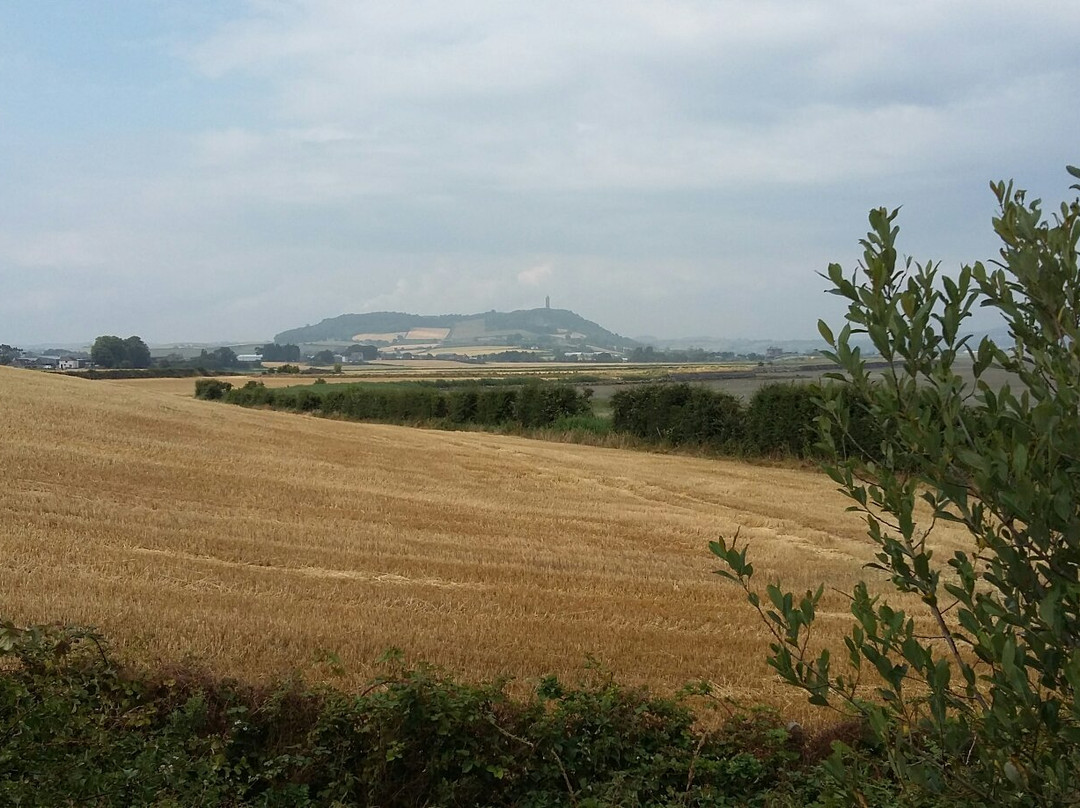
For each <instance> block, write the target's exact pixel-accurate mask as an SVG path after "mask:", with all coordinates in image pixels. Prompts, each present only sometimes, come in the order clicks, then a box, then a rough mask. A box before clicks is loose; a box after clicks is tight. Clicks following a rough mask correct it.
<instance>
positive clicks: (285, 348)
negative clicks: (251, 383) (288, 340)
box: [257, 342, 333, 362]
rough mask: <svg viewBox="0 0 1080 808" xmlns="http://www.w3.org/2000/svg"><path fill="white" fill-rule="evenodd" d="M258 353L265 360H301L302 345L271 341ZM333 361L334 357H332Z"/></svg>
mask: <svg viewBox="0 0 1080 808" xmlns="http://www.w3.org/2000/svg"><path fill="white" fill-rule="evenodd" d="M257 353H258V354H259V355H260V356H261V357H262V361H264V362H299V361H300V346H299V345H292V344H288V345H278V344H277V343H276V342H271V343H269V344H267V345H263V346H262V347H261V348H259V349H258V351H257ZM330 361H331V362H332V361H333V359H332V358H331V360H330Z"/></svg>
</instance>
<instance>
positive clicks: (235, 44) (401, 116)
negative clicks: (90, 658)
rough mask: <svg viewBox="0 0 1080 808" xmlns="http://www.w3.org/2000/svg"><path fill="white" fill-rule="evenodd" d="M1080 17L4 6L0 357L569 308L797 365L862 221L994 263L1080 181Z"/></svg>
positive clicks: (444, 3)
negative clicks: (352, 318)
mask: <svg viewBox="0 0 1080 808" xmlns="http://www.w3.org/2000/svg"><path fill="white" fill-rule="evenodd" d="M1078 41H1080V3H1076V2H1072V1H1071V0H1061V2H1025V3H1017V2H994V0H979V2H974V1H971V0H951V1H950V2H940V0H932V1H931V0H926V1H925V2H920V1H916V2H902V1H898V2H893V3H867V2H865V0H860V1H859V2H848V1H847V0H832V1H830V2H824V1H818V2H815V1H814V0H806V1H805V2H804V1H802V0H800V1H799V2H794V1H791V2H772V1H770V0H737V1H734V2H727V1H726V0H701V1H700V2H699V1H697V0H671V2H663V1H662V0H650V1H649V2H636V0H618V1H617V2H616V1H614V0H590V2H587V3H582V2H563V1H562V0H549V1H548V2H543V3H538V2H535V0H530V2H514V1H513V0H456V1H452V0H438V1H437V2H436V1H434V0H432V1H431V2H428V1H426V0H425V1H422V2H410V0H397V2H365V1H364V0H247V1H246V2H241V1H240V0H209V1H207V0H184V2H180V1H179V0H176V1H175V2H167V1H166V0H111V1H110V2H94V3H89V2H85V0H72V1H71V2H62V1H61V0H0V342H6V343H9V344H15V345H35V344H36V345H41V344H46V343H57V344H60V343H70V342H78V341H91V340H93V338H94V337H95V336H96V335H98V334H119V335H121V336H127V335H130V334H138V335H140V336H142V337H143V338H144V339H146V340H147V342H149V343H151V344H154V343H170V342H178V341H198V342H210V341H223V342H224V341H234V342H244V341H261V340H264V339H268V338H270V337H272V336H273V335H274V334H275V333H277V332H279V331H283V330H285V329H288V328H293V327H297V326H302V325H305V324H309V323H315V322H318V321H319V320H322V319H323V318H326V317H333V316H336V315H339V314H344V313H350V312H365V311H381V310H390V311H407V312H413V313H419V314H441V313H461V314H466V313H474V312H481V311H487V310H490V309H498V310H512V309H517V308H534V307H539V306H542V305H544V299H545V297H546V296H549V295H550V297H551V304H552V306H553V307H556V308H567V309H572V310H574V311H576V312H578V313H579V314H581V315H583V316H585V317H587V318H589V319H591V320H595V321H597V322H599V323H601V324H602V325H604V326H605V327H607V328H609V329H611V330H614V331H617V332H619V333H621V334H623V335H626V336H638V335H642V334H653V335H658V336H661V337H667V338H676V337H689V336H695V335H712V336H716V337H726V338H735V337H743V338H753V339H778V340H780V339H801V338H813V337H814V336H815V335H816V323H817V320H818V318H819V317H823V318H825V319H827V320H828V321H829V322H831V323H834V324H835V323H839V322H840V321H841V320H842V316H843V307H842V305H841V304H840V302H839V300H838V299H837V298H835V297H833V296H829V295H827V294H825V293H824V289H825V288H826V286H827V284H826V282H825V281H823V280H822V278H821V277H820V276H819V274H818V273H820V272H823V271H824V270H825V269H826V267H827V266H828V264H829V263H830V262H834V261H835V262H838V263H840V264H842V265H843V266H844V267H845V268H847V269H849V270H850V269H853V268H854V267H855V265H856V262H857V261H858V259H859V256H860V255H861V248H860V247H859V244H858V241H859V239H860V238H862V237H863V235H864V234H865V231H866V228H867V222H866V215H867V212H868V210H869V209H871V208H873V207H877V206H887V207H889V208H895V207H901V208H902V210H901V213H900V217H899V220H898V222H899V225H900V228H901V235H900V248H901V250H902V252H904V253H905V254H909V255H911V256H912V257H914V258H915V259H916V260H919V261H924V260H931V259H932V260H935V261H937V260H940V261H942V264H943V269H944V270H945V271H952V270H955V269H956V268H958V267H959V266H960V265H961V264H962V263H970V262H973V261H975V260H988V259H992V258H993V257H994V256H995V255H996V250H997V245H996V242H995V239H994V236H993V232H992V229H991V225H990V220H991V217H992V216H993V213H994V199H993V197H992V195H991V193H990V192H989V189H988V183H989V181H991V180H998V179H1009V178H1013V179H1015V180H1016V183H1017V185H1018V186H1020V187H1023V188H1027V189H1029V191H1030V193H1031V194H1032V195H1033V196H1038V197H1042V198H1043V199H1044V200H1046V202H1047V204H1048V207H1055V206H1056V205H1057V204H1058V203H1059V202H1060V201H1061V200H1063V199H1066V198H1071V195H1072V194H1073V193H1074V192H1072V191H1070V190H1069V185H1070V184H1071V183H1072V181H1073V180H1072V179H1071V178H1070V177H1068V176H1067V174H1066V173H1065V171H1064V167H1065V165H1066V164H1070V163H1071V164H1080V47H1077V42H1078Z"/></svg>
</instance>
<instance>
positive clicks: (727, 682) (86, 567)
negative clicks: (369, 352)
mask: <svg viewBox="0 0 1080 808" xmlns="http://www.w3.org/2000/svg"><path fill="white" fill-rule="evenodd" d="M188 382H189V383H190V380H188ZM0 425H2V430H3V431H2V435H0V615H2V616H4V617H7V618H10V619H15V620H16V621H19V622H24V623H25V622H42V621H65V622H76V623H83V624H94V625H97V626H99V627H100V628H101V629H102V630H103V631H105V632H106V633H107V634H108V635H109V636H110V637H111V639H112V640H113V642H114V645H115V647H117V648H118V650H119V651H120V653H121V654H122V655H124V656H126V657H128V658H131V659H134V660H138V661H143V662H154V661H156V660H181V659H183V658H184V657H185V656H188V655H190V656H192V657H194V658H195V659H197V660H199V661H201V662H202V663H203V664H205V665H207V666H209V667H211V668H212V669H214V670H216V671H218V672H221V673H224V674H229V675H235V676H239V677H242V678H245V679H254V680H262V679H266V678H268V677H273V676H278V675H281V674H284V673H286V672H288V671H289V670H290V669H299V670H302V671H304V672H305V673H306V674H307V675H309V676H312V677H315V678H321V677H322V678H325V677H331V676H337V677H338V678H337V679H335V681H337V682H338V683H339V684H342V685H344V686H352V685H355V684H358V683H359V682H361V681H363V680H365V679H367V678H368V677H369V676H370V675H372V673H373V672H374V671H375V667H374V660H375V658H376V657H377V656H378V655H379V653H380V652H381V651H382V650H384V649H386V648H387V647H389V646H398V647H400V648H402V649H403V650H404V651H405V652H406V654H407V656H408V658H409V659H410V660H427V661H430V662H433V663H436V664H438V665H440V666H443V667H445V668H447V669H449V670H450V671H453V672H455V673H458V674H461V675H463V676H465V677H467V678H471V679H486V678H490V677H494V676H496V675H500V674H508V675H511V676H513V677H516V678H518V679H519V680H521V681H523V682H528V681H530V680H535V678H536V677H538V676H540V675H543V674H546V673H556V674H559V675H561V676H566V677H569V678H571V679H572V678H574V677H575V676H577V675H578V674H580V673H581V672H582V670H583V663H584V661H585V659H586V655H589V654H592V655H594V656H595V657H596V658H597V659H598V660H600V661H601V662H602V663H603V664H604V665H606V666H607V667H608V668H609V669H610V670H611V671H612V672H613V673H614V674H615V676H617V677H618V678H619V679H620V680H621V681H624V682H627V683H644V684H649V685H650V686H652V687H654V688H656V689H658V690H660V691H665V692H666V691H671V690H674V689H675V688H677V687H679V686H680V685H681V684H683V683H684V682H686V681H690V680H697V679H709V680H711V681H713V682H715V683H716V684H717V685H718V686H719V688H720V690H721V692H723V693H726V694H728V695H730V696H733V697H736V698H738V699H742V700H745V701H748V702H756V701H766V702H770V703H773V704H775V705H777V706H779V707H781V708H782V709H784V710H785V711H786V712H787V713H788V714H790V715H793V716H796V717H799V718H803V719H806V718H807V717H808V715H809V710H810V708H808V707H806V706H805V701H804V699H803V698H802V697H800V696H799V695H798V694H797V693H795V692H793V691H791V690H790V689H788V688H787V687H786V686H783V685H781V684H779V683H778V682H777V680H776V677H775V676H774V675H772V674H771V673H770V672H769V669H768V668H767V667H766V665H765V663H764V653H765V650H766V647H767V638H766V633H765V630H764V628H763V627H762V626H761V625H760V624H759V623H758V621H757V618H756V616H754V615H752V613H751V611H750V608H749V606H748V605H747V604H746V603H745V600H744V598H743V596H742V594H741V592H740V590H738V589H737V588H736V587H735V586H734V585H732V584H729V583H727V582H725V581H723V580H721V579H720V578H718V577H717V576H715V575H713V574H712V570H713V569H714V568H715V567H716V564H715V563H714V561H713V560H712V556H711V555H710V554H709V553H708V551H707V549H706V543H707V542H708V541H709V540H710V539H713V538H715V537H716V536H717V535H719V534H726V535H731V534H733V533H734V532H735V531H736V530H737V529H739V530H741V535H742V537H743V538H745V539H747V540H749V541H750V542H751V543H752V545H753V551H752V552H753V557H754V559H755V562H756V566H757V567H758V568H759V569H760V571H761V574H760V577H761V578H762V579H765V578H776V577H778V578H780V579H782V580H783V581H784V582H785V583H786V584H788V585H790V586H793V587H798V588H805V587H807V586H811V585H815V584H817V583H818V582H820V581H826V582H828V584H829V585H831V586H836V587H839V588H841V589H847V588H850V586H851V584H852V582H853V581H854V580H855V579H856V578H857V577H859V576H865V575H866V574H869V573H867V572H865V571H863V570H862V569H861V565H862V564H863V563H865V562H866V561H867V560H869V558H870V548H869V546H868V545H867V543H866V541H865V539H864V538H863V531H862V528H861V525H860V522H859V521H858V519H857V518H856V517H854V516H852V515H850V514H846V513H844V507H845V505H846V500H844V498H843V497H841V496H840V495H839V494H838V493H836V492H835V491H834V490H833V485H832V483H831V482H830V481H829V480H828V479H827V478H826V477H825V476H824V475H822V474H819V473H816V472H812V471H807V470H800V469H792V468H770V467H766V466H758V465H750V464H743V463H738V462H729V461H719V460H707V459H698V458H687V457H680V456H665V455H654V454H646V453H641V452H630V451H620V450H614V449H598V448H593V447H585V446H574V445H565V444H554V443H544V442H539V441H530V440H525V439H520V438H514V437H504V436H496V435H488V434H483V433H476V432H442V431H434V430H431V431H429V430H419V429H409V428H404V427H393V426H382V425H369V424H355V423H346V422H341V421H333V420H322V419H318V418H314V417H308V416H298V415H293V414H288V413H275V412H269V411H257V410H245V409H242V408H239V407H234V406H230V405H225V404H220V403H214V402H201V401H196V400H194V399H190V398H183V397H180V396H177V395H176V394H175V393H166V392H158V391H154V390H145V389H141V388H139V387H137V386H133V385H123V384H120V383H115V382H100V381H98V382H94V381H85V380H81V379H74V378H68V377H61V376H51V375H47V374H43V373H38V372H32V371H19V370H11V369H8V368H0ZM950 539H957V537H949V536H948V535H943V538H942V539H940V540H943V541H944V542H946V543H948V542H949V541H950ZM824 619H825V621H826V625H827V627H828V628H829V630H830V631H832V632H833V634H832V637H831V641H832V642H835V643H837V644H839V636H840V632H841V631H844V630H846V628H847V625H848V620H847V618H846V607H845V604H844V602H843V601H842V599H840V598H839V597H835V598H834V599H833V600H832V601H830V603H829V604H828V605H827V607H826V615H825V618H824ZM327 651H333V652H335V653H337V654H338V655H339V656H340V658H341V660H342V662H343V664H344V667H345V670H346V673H345V674H344V675H343V676H342V675H338V674H333V673H332V672H331V670H330V668H329V667H328V666H327V665H326V664H325V662H324V661H320V660H325V658H326V652H327Z"/></svg>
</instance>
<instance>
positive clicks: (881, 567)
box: [711, 167, 1080, 806]
mask: <svg viewBox="0 0 1080 808" xmlns="http://www.w3.org/2000/svg"><path fill="white" fill-rule="evenodd" d="M1068 170H1069V173H1070V174H1072V175H1073V176H1074V177H1080V170H1078V169H1076V168H1072V167H1070V168H1069V169H1068ZM991 188H992V190H993V192H994V194H995V196H996V197H997V200H998V205H999V214H998V215H997V216H996V217H995V218H994V220H993V225H994V229H995V231H996V232H997V235H998V236H999V238H1000V239H1001V241H1002V244H1003V246H1002V247H1001V250H1000V260H998V261H994V262H992V264H991V265H990V266H989V267H988V266H984V265H983V264H982V263H976V264H975V265H974V266H964V267H962V268H961V270H960V272H959V274H958V275H957V276H956V277H952V278H950V277H947V276H944V275H941V274H940V272H939V265H936V264H933V263H927V264H917V263H914V264H913V263H912V262H911V260H910V259H908V260H906V261H900V260H899V259H898V256H897V249H896V236H897V232H898V229H897V228H896V227H895V225H894V220H895V218H896V211H893V212H891V213H890V212H888V211H886V210H885V209H878V210H875V211H872V212H871V214H870V223H871V231H870V233H869V234H868V236H867V238H866V240H864V241H863V242H862V244H863V246H864V257H863V262H862V263H861V265H860V266H859V269H858V271H857V272H856V273H854V274H853V275H852V276H851V277H850V278H848V277H845V275H844V272H843V270H842V269H841V267H839V266H838V265H835V264H834V265H831V266H830V267H829V269H828V279H829V281H830V282H831V284H832V287H833V288H832V292H833V293H834V294H838V295H840V296H842V297H843V298H845V299H846V300H847V301H848V303H849V308H848V313H847V317H846V321H847V322H846V324H845V325H844V327H843V329H842V330H841V331H840V332H839V334H838V335H834V332H833V331H832V329H830V328H829V327H828V326H826V325H825V324H824V323H821V324H820V325H819V327H820V330H821V333H822V336H823V337H824V338H825V339H826V340H827V341H828V343H829V345H830V346H831V350H830V351H829V352H827V356H828V357H829V358H830V359H831V360H832V361H833V362H834V363H835V364H836V365H837V366H838V368H839V372H838V373H836V374H834V375H835V377H836V379H837V381H838V382H839V384H838V385H836V389H835V390H832V391H826V394H825V395H823V397H822V399H821V401H820V406H821V408H822V415H821V417H820V418H819V425H820V427H821V432H822V441H823V445H824V447H825V448H826V449H827V450H830V451H831V452H832V456H833V457H834V458H835V459H834V460H833V461H832V462H831V463H830V464H829V465H827V467H826V468H827V471H828V473H829V474H830V475H831V477H832V479H833V480H835V481H836V483H837V484H838V485H839V487H840V490H841V491H843V492H844V493H845V494H846V495H847V496H848V497H850V499H851V500H852V502H853V509H855V510H857V511H859V512H860V513H862V515H863V516H864V518H865V520H866V524H867V529H868V535H869V537H870V539H871V541H872V542H873V544H874V546H875V548H876V561H875V563H873V564H871V565H870V566H871V567H872V568H874V569H876V570H878V571H881V572H883V573H884V574H885V576H887V578H888V580H889V582H890V583H891V585H892V586H893V587H894V589H895V591H896V592H897V593H901V594H903V595H905V596H909V597H908V600H907V603H912V602H914V603H916V604H921V606H920V607H916V608H914V609H909V608H900V607H899V606H897V605H896V603H893V604H889V603H888V602H887V601H886V600H885V599H884V598H879V597H873V596H871V595H870V594H869V590H868V587H867V585H866V584H865V583H860V584H858V585H857V586H856V587H855V589H854V591H853V592H852V594H851V601H850V604H851V612H852V614H853V615H854V617H855V622H854V624H853V626H852V628H851V632H850V634H849V636H848V637H847V638H846V639H845V645H846V650H847V655H846V666H844V667H845V668H846V669H844V670H842V672H841V666H838V665H836V664H834V660H833V659H832V657H831V656H830V654H829V652H828V650H827V649H820V650H817V651H814V650H812V649H813V648H814V646H813V643H812V641H811V635H812V631H813V627H814V618H815V613H816V609H817V607H818V604H819V602H820V600H821V597H822V593H823V588H818V589H817V590H815V591H809V592H807V593H805V595H803V596H801V597H800V596H797V595H795V594H793V593H790V592H784V591H783V590H781V589H780V588H779V587H777V586H774V585H770V586H768V587H767V588H766V597H765V598H762V596H760V595H759V594H758V593H757V592H756V591H755V590H754V589H753V588H752V586H751V582H752V577H753V565H752V564H750V563H749V561H748V560H747V549H746V548H745V547H743V548H738V547H736V543H735V542H734V541H732V542H730V543H729V542H728V541H726V540H723V539H721V540H720V541H718V542H715V543H714V544H712V545H711V549H712V550H713V552H714V553H715V554H716V555H718V556H719V557H720V558H721V559H723V561H724V562H725V564H726V569H724V570H721V571H720V574H721V575H724V576H725V577H728V578H731V579H733V580H736V581H738V582H739V583H740V584H741V585H742V586H743V587H744V588H745V589H746V592H747V596H748V599H749V600H750V603H751V604H752V605H753V606H754V607H755V608H757V609H758V611H759V612H760V613H761V615H762V617H763V619H764V620H765V621H766V623H767V624H768V626H769V627H770V630H771V632H772V635H773V642H772V644H771V647H770V648H771V650H770V656H769V660H768V661H769V664H770V665H772V666H773V667H774V668H775V669H776V670H777V671H778V672H779V674H780V675H781V676H782V677H783V678H784V679H785V680H787V681H788V682H790V683H791V684H793V685H796V686H798V687H800V688H802V689H803V690H805V691H806V692H807V693H808V694H809V696H810V701H811V702H812V703H815V704H822V705H831V706H834V707H837V708H839V709H844V710H848V711H852V712H854V713H855V714H858V715H861V716H864V717H865V718H866V719H867V720H868V722H869V725H870V726H871V728H872V729H873V731H874V732H875V734H876V735H877V736H878V737H879V738H880V739H881V740H882V741H884V742H885V743H886V750H887V752H888V761H889V764H890V766H891V768H892V771H893V773H894V775H895V776H896V778H897V780H898V782H900V783H901V784H902V785H903V786H904V787H905V788H907V789H911V790H913V791H915V792H918V793H923V792H930V793H932V794H935V795H941V796H944V797H946V798H947V799H949V800H958V799H973V800H976V801H979V802H980V804H982V803H985V804H989V803H990V802H994V803H1000V804H1008V805H1038V806H1050V805H1075V804H1078V803H1080V706H1078V705H1077V700H1076V695H1077V690H1078V689H1080V418H1078V413H1080V386H1078V385H1077V379H1080V270H1078V261H1077V258H1078V252H1077V244H1078V241H1080V200H1073V201H1072V202H1070V203H1067V204H1062V205H1061V206H1060V208H1059V209H1058V210H1057V211H1056V212H1055V213H1054V214H1053V216H1052V217H1050V219H1049V220H1047V219H1046V218H1045V217H1044V215H1043V212H1042V208H1041V204H1040V202H1039V201H1038V200H1036V201H1033V202H1030V203H1029V202H1028V201H1027V199H1026V194H1025V192H1023V191H1021V190H1014V188H1013V185H1012V183H1008V184H1006V183H993V184H992V185H991ZM1072 188H1073V189H1076V190H1080V185H1073V186H1072ZM977 306H978V307H988V308H990V309H991V310H995V311H996V312H998V313H999V314H1000V316H1001V318H1002V319H1003V320H1004V322H1005V324H1007V326H1008V329H1009V335H1010V336H1009V340H1008V342H1006V343H1004V344H1001V345H999V344H997V343H995V342H994V341H993V340H992V339H990V338H989V337H986V338H983V339H981V340H980V341H978V344H977V345H976V344H975V340H974V339H973V337H971V336H970V335H969V334H966V333H965V330H964V328H965V324H966V321H967V320H968V319H969V318H970V317H971V314H972V312H973V310H974V309H975V308H976V307H977ZM856 334H864V335H866V337H867V338H869V340H870V341H871V342H872V344H873V346H874V348H875V349H876V350H877V351H878V352H879V353H880V354H881V356H882V357H883V358H884V359H885V360H886V361H888V362H889V363H891V366H890V368H889V369H888V370H886V371H885V372H884V373H883V374H882V375H881V376H880V377H874V376H872V375H871V374H870V372H869V371H868V370H867V367H866V362H865V361H864V360H863V358H862V353H861V351H860V349H859V348H858V347H855V346H853V344H852V336H853V335H856ZM962 357H966V358H967V359H969V360H970V362H971V368H972V373H973V375H974V382H973V383H971V382H969V381H966V380H965V376H964V375H962V374H961V373H960V372H958V360H961V358H962ZM991 369H997V370H998V371H1004V372H1005V373H1007V374H1009V375H1010V377H1011V379H1012V380H1013V381H1011V382H1009V383H1007V384H1005V385H1004V386H1002V387H1001V388H1000V389H995V388H994V386H993V385H992V384H990V383H989V381H988V380H987V379H988V377H987V375H986V374H987V371H988V370H991ZM841 395H843V396H848V397H849V400H850V399H852V398H853V399H854V400H855V401H858V402H860V406H861V407H862V408H863V409H865V411H866V413H867V414H868V415H869V416H870V417H872V418H873V419H874V420H875V421H876V422H877V423H878V424H879V425H880V426H881V430H880V432H879V434H880V435H881V436H882V438H881V441H880V445H878V446H868V447H863V448H864V449H866V451H865V452H859V451H855V452H852V453H850V454H848V455H846V456H845V454H844V453H843V451H841V443H840V441H841V440H842V439H843V438H845V437H847V436H849V435H850V429H849V422H848V417H847V415H846V410H845V408H843V407H840V406H838V404H837V401H838V397H839V396H841ZM875 458H876V459H875ZM918 503H921V504H922V507H923V508H924V509H925V510H923V511H919V510H917V508H916V505H917V504H918ZM942 521H948V522H954V523H957V524H959V525H961V526H963V527H964V528H966V530H967V531H968V532H969V534H970V537H971V544H970V546H969V547H968V548H966V549H964V550H961V551H958V552H956V553H955V554H954V555H953V556H952V557H951V558H949V559H948V560H946V561H945V562H944V563H942V562H941V561H940V560H939V559H938V558H937V557H936V556H935V554H934V551H933V547H934V541H933V538H932V534H933V530H934V527H935V525H936V524H938V523H939V522H942ZM912 596H913V597H912ZM928 625H929V626H932V627H933V628H932V629H929V630H928V629H927V628H926V626H928ZM868 680H869V681H868ZM871 684H872V686H873V692H872V693H868V692H867V687H868V686H869V685H871ZM849 785H850V787H851V788H852V790H857V789H858V786H857V784H854V783H852V784H849ZM849 799H850V801H851V802H852V804H854V803H855V802H858V801H859V799H858V798H857V795H854V794H851V795H849Z"/></svg>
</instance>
